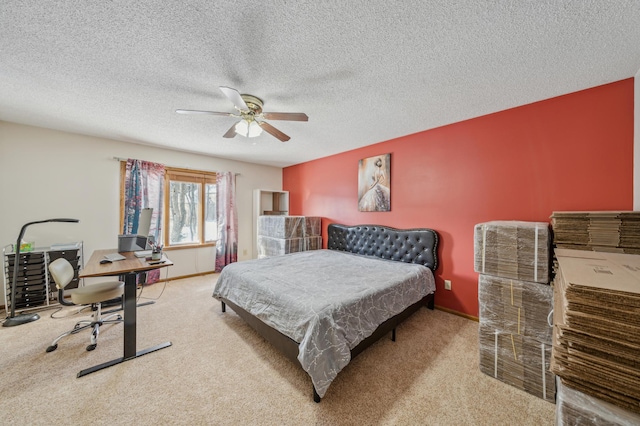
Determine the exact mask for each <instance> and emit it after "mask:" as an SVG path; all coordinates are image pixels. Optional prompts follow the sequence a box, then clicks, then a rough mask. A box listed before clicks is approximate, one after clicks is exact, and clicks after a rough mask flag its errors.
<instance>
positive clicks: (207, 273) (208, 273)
mask: <svg viewBox="0 0 640 426" xmlns="http://www.w3.org/2000/svg"><path fill="white" fill-rule="evenodd" d="M213 274H217V272H215V271H207V272H198V273H197V274H189V275H180V276H179V277H170V278H167V281H175V280H184V279H186V278H193V277H202V276H204V275H213ZM160 281H164V280H162V279H161V280H160Z"/></svg>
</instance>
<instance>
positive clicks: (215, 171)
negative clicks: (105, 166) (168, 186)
mask: <svg viewBox="0 0 640 426" xmlns="http://www.w3.org/2000/svg"><path fill="white" fill-rule="evenodd" d="M113 159H114V160H116V161H127V160H128V158H120V157H113ZM164 166H165V167H171V168H174V169H184V170H194V171H200V172H209V173H218V172H219V170H203V169H192V168H189V167H182V166H171V165H168V164H165V165H164ZM234 175H235V176H242V174H241V173H234Z"/></svg>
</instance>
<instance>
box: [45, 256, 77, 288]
mask: <svg viewBox="0 0 640 426" xmlns="http://www.w3.org/2000/svg"><path fill="white" fill-rule="evenodd" d="M49 272H50V273H51V276H52V277H53V280H54V281H55V282H56V287H58V290H63V289H64V288H65V287H66V286H67V285H68V284H69V283H70V282H71V280H73V277H74V276H75V271H74V270H73V266H72V265H71V263H69V261H68V260H67V259H65V258H63V257H61V258H58V259H56V260H54V261H53V262H51V263H50V264H49Z"/></svg>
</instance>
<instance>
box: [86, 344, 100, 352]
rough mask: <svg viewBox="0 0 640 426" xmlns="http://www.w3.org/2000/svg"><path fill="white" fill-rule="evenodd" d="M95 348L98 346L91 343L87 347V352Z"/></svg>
mask: <svg viewBox="0 0 640 426" xmlns="http://www.w3.org/2000/svg"><path fill="white" fill-rule="evenodd" d="M96 346H98V344H97V343H93V344H91V345H89V346H87V351H92V350H94V349H95V348H96Z"/></svg>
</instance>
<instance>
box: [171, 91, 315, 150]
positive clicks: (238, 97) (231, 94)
mask: <svg viewBox="0 0 640 426" xmlns="http://www.w3.org/2000/svg"><path fill="white" fill-rule="evenodd" d="M220 90H221V91H222V93H224V95H225V96H226V97H227V98H229V100H230V101H231V102H233V106H234V107H235V108H236V110H237V111H238V113H237V114H234V113H232V112H216V111H198V110H193V109H177V110H176V112H177V113H178V114H210V115H226V116H229V117H236V118H239V119H240V121H238V122H236V123H235V124H234V125H233V126H231V128H230V129H229V130H227V133H225V134H224V135H223V136H222V137H224V138H232V137H234V136H235V135H236V134H239V135H242V136H245V137H249V138H252V137H256V136H260V134H261V133H262V131H263V130H264V131H266V132H267V133H269V134H271V135H272V136H275V137H276V138H278V139H280V140H281V141H282V142H286V141H288V140H289V139H291V138H290V137H289V136H287V135H285V134H284V133H282V132H281V131H280V130H278V129H276V128H275V127H273V126H272V125H271V124H269V123H267V122H266V121H264V120H288V121H309V117H307V114H304V113H302V112H263V111H262V106H263V105H264V102H263V101H262V99H260V98H258V97H256V96H253V95H245V94H240V92H238V91H237V90H236V89H232V88H231V87H225V86H220Z"/></svg>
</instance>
